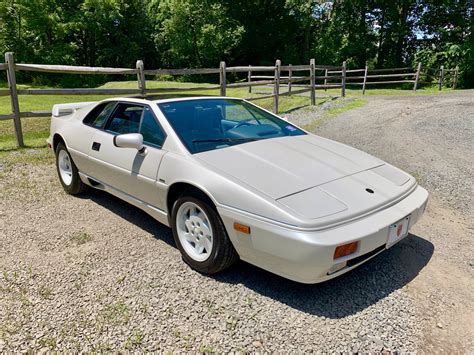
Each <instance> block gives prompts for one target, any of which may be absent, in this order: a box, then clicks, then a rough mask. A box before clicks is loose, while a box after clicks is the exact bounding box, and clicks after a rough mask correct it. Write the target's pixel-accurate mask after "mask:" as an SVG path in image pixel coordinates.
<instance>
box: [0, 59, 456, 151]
mask: <svg viewBox="0 0 474 355" xmlns="http://www.w3.org/2000/svg"><path fill="white" fill-rule="evenodd" d="M0 71H6V74H7V80H8V89H0V97H1V96H10V99H11V100H10V101H11V107H12V111H11V113H8V114H0V121H4V120H13V122H14V127H15V135H16V139H17V145H18V146H19V147H23V146H24V142H23V133H22V127H21V118H24V117H49V116H50V115H51V111H29V112H22V111H20V103H19V99H18V95H133V96H137V97H143V98H145V97H147V96H148V95H152V94H161V93H173V92H190V91H206V90H219V92H220V95H221V96H226V94H227V89H228V88H229V89H233V88H245V87H248V91H249V93H251V92H252V88H253V87H257V86H271V87H272V91H273V92H272V93H271V94H262V95H260V96H254V97H248V98H247V99H246V100H249V101H255V100H262V99H270V98H271V99H273V111H274V112H275V113H278V112H279V98H280V97H281V96H290V95H298V94H303V93H308V92H309V99H310V103H311V105H315V104H316V89H324V90H327V89H336V88H339V89H341V96H343V97H344V96H345V93H346V87H347V85H357V86H362V93H365V89H366V86H367V85H378V84H395V83H411V84H413V90H416V89H417V85H418V84H419V83H424V82H425V80H428V82H430V83H433V81H432V79H431V81H429V80H430V78H432V77H433V75H434V76H435V79H436V84H437V85H438V88H439V90H441V89H442V87H443V81H446V80H447V79H446V78H448V79H449V80H450V81H451V82H452V87H453V89H455V88H456V85H457V79H458V75H459V68H458V67H456V68H455V69H445V68H444V67H443V66H441V67H440V68H439V69H436V68H425V69H424V71H423V72H422V71H421V64H418V67H417V70H416V71H413V69H412V68H411V67H405V68H383V69H368V66H367V65H366V66H365V68H364V69H347V67H346V62H343V63H342V65H341V66H335V65H319V64H316V61H315V60H314V59H311V60H310V62H309V64H302V65H291V64H289V65H281V62H280V60H277V61H276V62H275V65H273V66H253V65H249V66H233V67H227V66H226V63H225V62H221V63H220V65H219V68H183V69H145V68H144V64H143V61H141V60H138V61H137V62H136V65H135V68H104V67H83V66H70V65H46V64H23V63H18V64H17V63H15V61H14V58H13V53H11V52H9V53H6V54H5V63H0ZM18 71H28V72H42V73H61V74H88V75H136V77H137V87H136V88H111V89H106V88H71V89H68V88H58V89H56V88H54V89H36V88H31V89H18V88H17V83H16V72H18ZM406 71H408V72H406ZM262 72H264V73H265V72H267V73H268V74H264V75H262V74H257V75H252V73H262ZM295 72H300V73H302V75H301V74H300V75H294V73H295ZM316 72H318V73H320V72H324V75H319V74H318V75H316ZM227 73H237V76H238V75H239V73H246V74H247V75H246V79H244V80H245V81H242V82H235V83H227V81H228V80H227V75H226V74H227ZM270 73H271V74H270ZM358 73H363V75H357V74H358ZM378 73H381V74H378ZM430 73H434V74H430ZM209 74H218V75H219V84H216V85H206V86H190V87H169V88H147V86H146V83H147V82H146V78H145V76H146V75H174V76H180V75H209ZM308 74H309V75H308ZM353 74H356V75H353ZM398 78H400V79H398ZM425 78H426V79H425ZM254 79H256V80H254ZM384 79H389V80H384ZM390 79H398V80H390ZM318 81H319V82H318ZM283 85H284V86H285V87H287V88H288V90H287V91H284V92H282V91H281V87H282V86H283ZM293 87H297V88H298V89H297V90H294V89H293Z"/></svg>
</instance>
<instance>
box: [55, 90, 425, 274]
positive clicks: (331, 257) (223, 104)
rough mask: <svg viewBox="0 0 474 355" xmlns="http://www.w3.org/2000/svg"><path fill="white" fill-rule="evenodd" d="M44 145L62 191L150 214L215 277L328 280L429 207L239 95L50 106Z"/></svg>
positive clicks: (407, 181)
mask: <svg viewBox="0 0 474 355" xmlns="http://www.w3.org/2000/svg"><path fill="white" fill-rule="evenodd" d="M48 144H49V146H50V147H51V148H52V149H53V151H54V153H55V155H56V165H57V170H58V175H59V179H60V181H61V184H62V186H63V187H64V189H65V190H66V192H67V193H69V194H78V193H81V192H83V191H85V190H87V189H88V188H90V187H93V188H96V189H100V190H105V191H108V192H110V193H111V194H113V195H115V196H118V197H119V198H121V199H123V200H125V201H127V202H129V203H131V204H133V205H135V206H137V207H139V208H141V209H143V210H144V211H146V212H147V213H149V214H150V215H151V216H153V217H154V218H155V219H157V220H158V221H159V222H161V223H163V224H165V225H167V226H170V227H171V228H172V230H173V235H174V239H175V241H176V245H177V246H178V248H179V250H180V251H181V253H182V257H183V259H184V261H185V262H186V263H188V264H189V265H190V266H191V267H192V268H194V269H196V270H198V271H200V272H202V273H208V274H212V273H216V272H218V271H221V270H223V269H225V268H227V267H228V266H230V265H231V264H232V263H233V262H235V261H236V260H237V259H238V258H240V259H242V260H245V261H247V262H249V263H251V264H254V265H257V266H259V267H261V268H263V269H266V270H269V271H271V272H273V273H276V274H278V275H281V276H284V277H286V278H289V279H292V280H295V281H299V282H303V283H317V282H321V281H324V280H328V279H330V278H333V277H336V276H338V275H341V274H343V273H345V272H347V271H349V270H351V269H353V268H354V267H356V266H358V265H360V264H362V263H363V262H365V261H367V260H369V259H370V258H372V257H374V256H375V255H377V254H379V253H381V252H383V251H384V250H385V249H387V248H390V247H391V246H392V245H394V244H395V243H397V242H398V241H400V240H401V239H403V238H405V237H406V236H407V235H408V230H409V229H410V227H411V226H412V225H413V224H414V223H415V222H416V221H417V220H418V219H419V218H420V217H421V215H422V214H423V212H424V210H425V208H426V203H427V199H428V193H427V192H426V190H425V189H423V188H422V187H420V186H418V185H417V182H416V180H415V179H414V178H413V177H412V176H410V175H408V174H406V173H404V172H403V171H401V170H399V169H397V168H395V167H393V166H392V165H390V164H387V163H385V162H383V161H381V160H380V159H377V158H375V157H373V156H370V155H368V154H366V153H363V152H361V151H359V150H357V149H354V148H352V147H349V146H346V145H344V144H341V143H337V142H334V141H331V140H329V139H325V138H321V137H318V136H316V135H313V134H311V133H309V132H306V131H304V130H302V129H301V128H298V127H297V126H295V125H293V124H291V123H289V122H287V121H286V120H284V119H281V118H279V117H277V116H275V115H274V114H272V113H270V112H268V111H266V110H264V109H261V108H259V107H257V106H255V105H253V104H251V103H249V102H247V101H245V100H242V99H236V98H228V97H196V98H186V99H171V100H158V101H150V100H141V99H131V98H124V99H110V100H104V101H101V102H95V103H91V102H87V103H76V104H63V105H55V106H54V107H53V116H52V120H51V135H50V137H49V138H48Z"/></svg>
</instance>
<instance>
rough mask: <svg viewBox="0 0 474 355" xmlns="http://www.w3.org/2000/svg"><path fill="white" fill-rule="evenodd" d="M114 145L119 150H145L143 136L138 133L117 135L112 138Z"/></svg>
mask: <svg viewBox="0 0 474 355" xmlns="http://www.w3.org/2000/svg"><path fill="white" fill-rule="evenodd" d="M114 145H115V146H116V147H119V148H135V149H136V150H138V151H139V152H142V151H144V150H145V147H144V146H143V136H142V135H141V134H140V133H126V134H119V135H118V136H115V137H114Z"/></svg>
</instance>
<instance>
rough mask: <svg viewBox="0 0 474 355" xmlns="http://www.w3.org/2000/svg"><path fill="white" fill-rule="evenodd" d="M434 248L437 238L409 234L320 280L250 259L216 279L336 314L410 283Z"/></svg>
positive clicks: (320, 313)
mask: <svg viewBox="0 0 474 355" xmlns="http://www.w3.org/2000/svg"><path fill="white" fill-rule="evenodd" d="M433 252H434V246H433V244H432V243H430V242H429V241H427V240H426V239H423V238H421V237H419V236H416V235H414V234H410V235H409V237H407V238H406V239H405V240H403V241H401V242H400V243H398V244H397V245H395V246H393V247H392V248H390V249H389V250H386V251H384V252H383V253H381V254H379V255H378V256H376V257H375V258H373V259H371V260H369V261H368V262H367V263H365V264H363V265H361V266H360V267H358V268H356V269H354V270H352V271H350V272H348V273H347V274H344V275H342V276H340V277H337V278H335V279H333V280H329V281H326V282H323V283H320V284H314V285H306V284H300V283H297V282H293V281H290V280H287V279H284V278H282V277H279V276H277V275H274V274H272V273H270V272H267V271H265V270H262V269H260V268H257V267H255V266H253V265H250V264H248V263H245V262H239V263H238V264H237V265H234V266H233V267H231V268H230V269H229V270H227V271H225V272H224V273H221V274H218V275H215V276H212V278H214V279H215V280H217V281H219V282H226V283H232V284H243V285H244V286H246V287H248V288H249V289H251V290H253V291H255V292H258V293H259V294H261V295H263V296H265V297H270V298H272V299H274V300H276V301H278V302H281V303H284V304H286V305H288V306H290V307H292V308H295V309H298V310H300V311H302V312H305V313H308V314H313V315H317V316H323V317H327V318H331V319H337V318H343V317H346V316H349V315H353V314H355V313H357V312H359V311H362V310H364V309H366V308H368V307H370V306H371V305H373V304H375V303H377V302H378V301H379V300H381V299H383V298H385V297H386V296H388V295H390V294H391V293H392V292H394V291H396V290H398V289H400V288H402V287H403V286H405V285H406V284H407V283H409V282H410V281H411V280H413V279H414V278H415V277H416V276H417V275H418V273H419V272H420V271H421V270H422V269H423V268H424V267H425V265H427V264H428V262H429V260H430V259H431V256H432V255H433Z"/></svg>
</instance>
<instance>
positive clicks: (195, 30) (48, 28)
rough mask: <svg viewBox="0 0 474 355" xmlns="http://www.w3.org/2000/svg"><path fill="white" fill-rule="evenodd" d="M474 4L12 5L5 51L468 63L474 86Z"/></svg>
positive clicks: (3, 27) (182, 59)
mask: <svg viewBox="0 0 474 355" xmlns="http://www.w3.org/2000/svg"><path fill="white" fill-rule="evenodd" d="M473 7H474V6H473V3H472V1H471V0H456V1H452V0H426V1H417V0H398V1H386V0H371V1H367V0H345V1H341V0H333V1H324V0H272V1H264V0H2V1H0V52H2V53H4V52H6V51H14V52H15V58H16V60H17V62H22V61H23V62H30V63H54V64H58V63H60V64H71V65H89V66H114V67H127V68H130V67H134V66H135V61H136V60H137V59H142V60H144V62H145V66H146V67H147V68H157V67H174V68H178V67H188V68H189V67H217V65H218V63H219V61H221V60H225V61H226V62H228V63H232V65H248V64H253V65H268V64H273V63H274V62H275V60H276V59H277V58H278V59H281V60H282V62H283V63H293V64H301V63H307V62H308V61H309V59H310V58H316V62H317V63H319V64H340V63H341V62H342V61H344V60H345V61H347V64H348V66H349V67H350V68H355V67H358V68H360V67H363V66H364V65H365V63H366V62H368V64H369V66H370V67H385V68H387V67H399V66H407V65H410V64H412V63H414V62H416V61H418V60H420V61H422V63H423V64H424V65H425V66H431V67H438V66H439V65H444V66H445V67H446V68H451V67H453V66H456V65H459V67H460V70H461V80H460V82H459V85H464V86H466V87H472V86H474V79H473V77H474V75H473V74H474V53H473V51H474V39H473V34H472V25H473V12H474V10H473ZM231 78H232V79H244V78H243V76H239V75H235V76H233V77H231ZM18 79H19V81H20V82H33V83H35V84H37V85H48V86H51V85H61V86H70V87H73V86H97V85H100V84H103V83H104V82H107V81H110V80H115V79H114V78H113V77H106V76H72V75H51V74H41V73H24V72H21V73H19V78H18ZM214 79H216V78H214ZM0 80H4V78H0ZM121 80H123V78H121ZM128 80H130V79H128ZM183 80H184V81H191V80H192V81H202V79H200V78H196V77H188V78H183ZM207 80H208V79H207Z"/></svg>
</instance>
